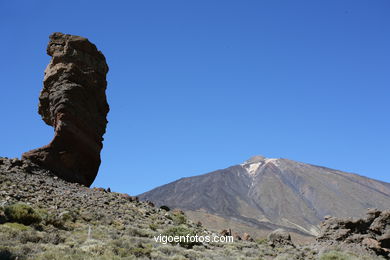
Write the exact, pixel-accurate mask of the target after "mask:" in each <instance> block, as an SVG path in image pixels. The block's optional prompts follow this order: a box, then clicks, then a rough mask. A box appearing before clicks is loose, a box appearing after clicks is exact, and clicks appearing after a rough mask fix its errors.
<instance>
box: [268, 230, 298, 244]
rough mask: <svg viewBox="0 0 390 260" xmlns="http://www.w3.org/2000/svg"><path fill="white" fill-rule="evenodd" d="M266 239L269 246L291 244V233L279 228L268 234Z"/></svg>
mask: <svg viewBox="0 0 390 260" xmlns="http://www.w3.org/2000/svg"><path fill="white" fill-rule="evenodd" d="M267 239H268V241H269V244H270V245H271V246H276V245H285V246H293V243H292V241H291V235H290V233H288V232H287V231H286V230H284V229H282V228H279V229H276V230H274V231H272V232H271V233H269V234H268V236H267Z"/></svg>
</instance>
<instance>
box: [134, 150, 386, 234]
mask: <svg viewBox="0 0 390 260" xmlns="http://www.w3.org/2000/svg"><path fill="white" fill-rule="evenodd" d="M139 197H140V199H143V200H151V201H153V202H155V203H156V204H157V205H168V206H170V207H173V208H181V209H183V210H186V211H189V212H194V211H195V212H205V213H207V214H212V215H215V216H218V217H223V218H226V219H230V220H234V221H237V222H239V223H243V224H246V225H248V226H252V227H255V228H258V229H265V230H267V229H274V228H276V227H279V226H282V227H285V228H288V229H290V230H295V231H297V232H298V233H299V232H302V233H304V234H310V235H317V234H318V227H317V225H318V224H319V223H320V221H322V220H323V218H324V216H326V215H332V216H337V217H354V216H356V217H358V216H362V215H363V214H364V212H365V211H366V209H367V208H379V209H388V208H390V184H389V183H384V182H380V181H376V180H373V179H369V178H366V177H363V176H359V175H356V174H351V173H346V172H342V171H338V170H333V169H329V168H325V167H320V166H314V165H310V164H305V163H300V162H295V161H291V160H287V159H267V158H265V157H262V156H255V157H253V158H251V159H250V160H248V161H246V162H244V163H242V164H240V165H235V166H232V167H229V168H227V169H223V170H218V171H215V172H211V173H207V174H204V175H199V176H194V177H189V178H182V179H179V180H177V181H174V182H172V183H169V184H166V185H163V186H161V187H158V188H155V189H153V190H151V191H149V192H146V193H143V194H141V195H140V196H139ZM211 228H212V227H211Z"/></svg>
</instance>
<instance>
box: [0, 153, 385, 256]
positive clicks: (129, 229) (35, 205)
mask: <svg viewBox="0 0 390 260" xmlns="http://www.w3.org/2000/svg"><path fill="white" fill-rule="evenodd" d="M370 214H371V213H370ZM373 214H374V215H373V216H374V217H370V220H367V221H369V223H371V224H370V230H372V233H370V235H367V236H364V234H363V236H364V238H367V239H368V238H370V239H372V240H367V239H366V240H365V241H366V242H363V241H364V238H363V239H360V238H359V239H356V240H354V239H350V240H349V242H348V243H349V244H348V247H345V248H344V247H343V243H341V242H342V240H343V239H344V238H345V237H351V238H352V237H354V232H356V230H355V229H354V228H352V227H351V226H350V225H349V224H348V222H345V221H344V222H337V221H336V220H335V219H334V218H329V219H328V220H327V221H326V222H325V223H324V225H323V228H324V232H323V235H322V236H321V237H320V238H319V242H317V243H314V244H312V245H306V246H300V245H294V244H293V243H292V241H291V239H290V235H289V234H288V233H287V232H286V231H280V230H276V231H275V232H273V233H271V234H270V235H269V237H268V239H262V240H252V239H250V238H248V237H247V238H246V239H247V240H244V239H241V240H238V238H237V237H236V239H235V241H234V243H179V244H176V243H173V244H170V243H168V244H162V243H158V242H156V241H155V240H154V236H158V235H160V234H165V235H186V234H198V235H201V234H202V235H212V234H213V232H211V231H208V230H207V229H205V228H204V227H202V225H201V224H200V223H193V222H191V221H190V220H188V219H187V218H186V216H185V215H183V213H182V212H180V211H174V210H169V208H166V207H163V208H158V207H154V205H153V204H151V203H150V202H139V201H138V200H137V198H136V197H132V196H129V195H127V194H122V193H116V192H109V191H108V189H103V188H92V189H91V188H88V187H85V186H83V185H80V184H77V183H70V182H66V181H64V180H61V179H60V178H58V177H57V176H55V175H54V174H52V173H51V172H50V171H48V170H44V169H42V168H41V167H40V166H38V165H36V164H34V163H32V162H30V161H27V160H18V159H7V158H0V259H18V260H21V259H323V260H326V259H384V257H383V256H381V255H383V254H384V253H383V252H388V251H386V250H387V249H386V250H385V251H384V250H383V249H380V250H379V249H378V248H377V247H378V246H379V247H381V248H382V247H387V248H388V240H386V238H385V236H384V235H386V234H387V236H388V234H389V227H390V225H389V217H388V214H389V213H388V212H379V211H375V212H374V213H373ZM353 223H360V222H359V221H357V222H356V221H355V222H353ZM374 223H375V224H374ZM355 226H356V225H355ZM342 227H343V228H342ZM345 228H350V230H349V231H342V232H339V233H337V232H338V231H337V230H342V229H345ZM333 230H334V231H335V232H333ZM359 230H360V231H359V232H363V231H361V229H359ZM370 232H371V231H370ZM363 233H364V232H363ZM339 234H344V235H341V236H340V235H339ZM345 234H348V235H345ZM383 234H384V235H383ZM215 235H217V234H215ZM333 236H335V237H334V238H335V239H334V240H333ZM379 237H381V239H382V240H380V239H379ZM242 238H244V236H242ZM340 238H341V239H342V240H341V241H340ZM374 240H375V241H377V242H375V241H374ZM329 241H332V242H331V243H330V242H329ZM367 241H369V243H371V244H375V243H377V244H376V246H374V247H372V246H371V244H369V245H367ZM386 241H387V242H386ZM378 243H379V244H378ZM351 245H355V247H351ZM356 247H359V249H360V251H356Z"/></svg>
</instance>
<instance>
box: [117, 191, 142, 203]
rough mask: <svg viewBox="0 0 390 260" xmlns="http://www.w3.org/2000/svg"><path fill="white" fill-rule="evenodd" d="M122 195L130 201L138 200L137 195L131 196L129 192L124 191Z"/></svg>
mask: <svg viewBox="0 0 390 260" xmlns="http://www.w3.org/2000/svg"><path fill="white" fill-rule="evenodd" d="M121 197H122V198H124V199H126V200H128V201H131V202H138V201H139V200H138V197H136V196H130V195H129V194H127V193H122V194H121Z"/></svg>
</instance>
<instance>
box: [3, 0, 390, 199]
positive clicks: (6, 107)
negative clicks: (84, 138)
mask: <svg viewBox="0 0 390 260" xmlns="http://www.w3.org/2000/svg"><path fill="white" fill-rule="evenodd" d="M389 13H390V1H389V0H365V1H362V0H350V1H347V0H323V1H319V0H318V1H313V0H294V1H289V0H285V1H279V0H267V1H261V0H253V1H247V0H236V1H226V0H220V1H216V0H196V1H195V0H187V1H183V0H177V1H171V0H164V1H162V0H161V1H157V0H156V1H148V0H142V1H141V0H139V1H130V0H129V1H5V0H0V35H1V41H0V52H1V62H0V71H1V92H0V109H1V127H0V156H6V157H20V155H21V154H22V153H23V152H25V151H28V150H30V149H33V148H37V147H40V146H42V145H45V144H47V143H49V142H50V140H51V138H52V137H53V129H52V128H51V127H49V126H47V125H45V124H44V122H43V121H42V120H41V118H40V116H39V115H38V113H37V106H38V96H39V92H40V90H41V88H42V80H43V71H44V69H45V67H46V65H47V64H48V62H49V60H50V57H49V56H47V54H46V45H47V42H48V36H49V34H50V33H52V32H55V31H59V32H63V33H69V34H75V35H81V36H84V37H87V38H89V40H90V41H91V42H93V43H95V44H96V45H97V47H98V48H99V49H100V50H101V51H102V52H103V53H104V55H105V56H106V59H107V62H108V65H109V67H110V71H109V74H108V88H107V96H108V102H109V104H110V107H111V111H110V113H109V116H108V120H109V124H108V127H107V133H106V135H105V142H104V148H103V151H102V165H101V167H100V172H99V174H98V176H97V178H96V180H95V182H94V184H93V185H94V186H99V187H105V188H106V187H111V189H112V190H114V191H118V192H126V193H129V194H139V193H142V192H145V191H147V190H149V189H152V188H154V187H156V186H159V185H162V184H165V183H168V182H171V181H174V180H176V179H178V178H181V177H186V176H193V175H198V174H202V173H206V172H209V171H213V170H217V169H221V168H225V167H228V166H231V165H235V164H239V163H241V162H243V161H244V160H246V159H248V158H249V157H251V156H253V155H257V154H259V155H264V156H266V157H272V158H280V157H282V158H289V159H293V160H297V161H302V162H307V163H312V164H317V165H322V166H327V167H330V168H335V169H340V170H344V171H349V172H355V173H359V174H361V175H365V176H368V177H371V178H375V179H379V180H382V181H386V182H390V163H389V162H390V120H389V114H390V15H389Z"/></svg>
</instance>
